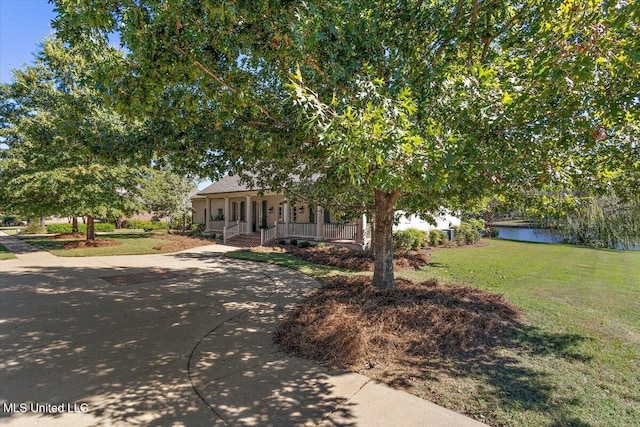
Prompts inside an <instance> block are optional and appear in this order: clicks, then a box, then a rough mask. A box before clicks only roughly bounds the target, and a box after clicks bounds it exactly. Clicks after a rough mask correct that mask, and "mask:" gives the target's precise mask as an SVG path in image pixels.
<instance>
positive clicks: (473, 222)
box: [466, 218, 487, 236]
mask: <svg viewBox="0 0 640 427" xmlns="http://www.w3.org/2000/svg"><path fill="white" fill-rule="evenodd" d="M466 223H467V224H469V225H470V226H471V227H472V228H473V229H474V230H476V231H477V232H478V233H480V235H481V236H484V235H485V233H486V232H487V226H486V224H485V222H484V219H482V218H480V219H475V218H472V219H470V220H468V221H466Z"/></svg>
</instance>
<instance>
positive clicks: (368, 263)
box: [286, 245, 429, 271]
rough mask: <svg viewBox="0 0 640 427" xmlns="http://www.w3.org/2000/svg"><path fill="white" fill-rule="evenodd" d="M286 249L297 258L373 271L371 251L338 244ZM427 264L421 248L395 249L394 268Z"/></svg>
mask: <svg viewBox="0 0 640 427" xmlns="http://www.w3.org/2000/svg"><path fill="white" fill-rule="evenodd" d="M286 250H287V252H289V253H290V254H291V255H293V256H295V257H297V258H300V259H303V260H305V261H309V262H313V263H315V264H320V265H326V266H330V267H336V268H342V269H345V270H350V271H373V253H372V252H371V251H358V250H353V249H347V248H342V247H339V246H324V247H318V246H311V247H308V248H300V247H296V246H291V245H289V246H287V247H286ZM427 264H429V253H428V252H427V251H423V250H421V251H397V252H396V253H395V254H394V258H393V266H394V268H396V269H403V268H414V269H418V268H421V267H424V266H425V265H427Z"/></svg>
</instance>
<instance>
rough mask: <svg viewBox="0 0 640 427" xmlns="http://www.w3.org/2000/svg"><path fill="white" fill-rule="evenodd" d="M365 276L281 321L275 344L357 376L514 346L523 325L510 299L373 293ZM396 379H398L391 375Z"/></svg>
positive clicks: (315, 297)
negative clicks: (515, 334)
mask: <svg viewBox="0 0 640 427" xmlns="http://www.w3.org/2000/svg"><path fill="white" fill-rule="evenodd" d="M370 282H371V279H370V278H367V277H364V276H353V277H344V276H340V277H337V278H334V279H332V280H330V281H328V282H327V283H325V284H324V285H323V286H322V287H321V288H319V289H318V290H317V291H316V292H314V293H313V294H312V295H311V296H310V297H308V298H307V299H306V300H305V301H304V302H302V303H301V304H300V305H299V306H298V307H297V308H296V309H294V310H293V311H292V312H291V313H290V314H289V315H288V316H287V318H286V319H285V320H284V321H283V322H282V324H281V325H280V327H279V328H278V330H277V331H276V333H275V335H274V341H275V342H276V344H278V345H279V346H280V347H281V348H282V349H283V350H284V351H286V352H288V353H290V354H294V355H296V356H300V357H306V358H309V359H312V360H316V361H319V362H321V363H325V364H327V365H328V366H331V367H334V368H347V369H352V370H355V371H358V372H361V371H366V370H368V369H373V368H375V367H377V368H380V367H381V366H382V367H383V368H384V369H386V371H387V372H385V375H388V376H393V374H392V373H393V372H398V371H401V372H403V373H404V374H403V375H406V373H407V372H409V373H411V372H413V371H415V372H413V374H414V375H419V367H420V366H421V365H424V363H425V361H426V360H429V359H433V358H439V359H442V358H452V357H455V358H461V357H462V358H464V357H469V356H470V355H472V354H478V353H482V352H483V351H487V349H488V348H492V347H495V346H497V345H500V343H501V342H504V341H505V340H506V339H508V338H509V337H510V336H511V334H512V333H513V331H514V330H515V327H516V325H518V324H519V323H520V322H521V321H522V316H521V314H520V312H519V310H518V309H517V308H516V307H515V306H514V305H513V304H511V303H510V302H508V301H507V300H506V299H505V298H504V297H503V296H501V295H496V294H492V293H488V292H485V291H481V290H478V289H472V288H466V287H462V286H454V285H441V284H438V283H436V282H435V281H430V282H425V283H420V284H416V283H412V282H410V281H407V280H403V279H396V288H395V289H392V290H381V289H377V288H375V287H373V286H372V285H371V284H370ZM390 372H391V373H390Z"/></svg>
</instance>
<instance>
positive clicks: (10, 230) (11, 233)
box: [0, 227, 22, 236]
mask: <svg viewBox="0 0 640 427" xmlns="http://www.w3.org/2000/svg"><path fill="white" fill-rule="evenodd" d="M21 229H22V228H21V227H0V231H3V232H4V233H5V234H7V235H9V236H14V235H16V234H18V232H19V231H20V230H21Z"/></svg>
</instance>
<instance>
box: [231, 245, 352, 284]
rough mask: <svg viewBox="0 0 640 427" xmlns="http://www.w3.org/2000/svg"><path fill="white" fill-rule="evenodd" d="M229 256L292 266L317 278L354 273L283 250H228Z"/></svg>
mask: <svg viewBox="0 0 640 427" xmlns="http://www.w3.org/2000/svg"><path fill="white" fill-rule="evenodd" d="M226 256H227V257H229V258H234V259H242V260H247V261H257V262H266V263H268V264H275V265H279V266H282V267H287V268H291V269H294V270H297V271H299V272H301V273H303V274H306V275H308V276H312V277H315V278H319V279H322V278H328V277H333V276H336V275H339V274H353V273H350V272H348V271H346V270H341V269H338V268H334V267H327V266H324V265H318V264H314V263H311V262H309V261H304V260H302V259H300V258H296V257H294V256H292V255H289V254H286V253H281V252H255V251H237V252H227V254H226Z"/></svg>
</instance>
